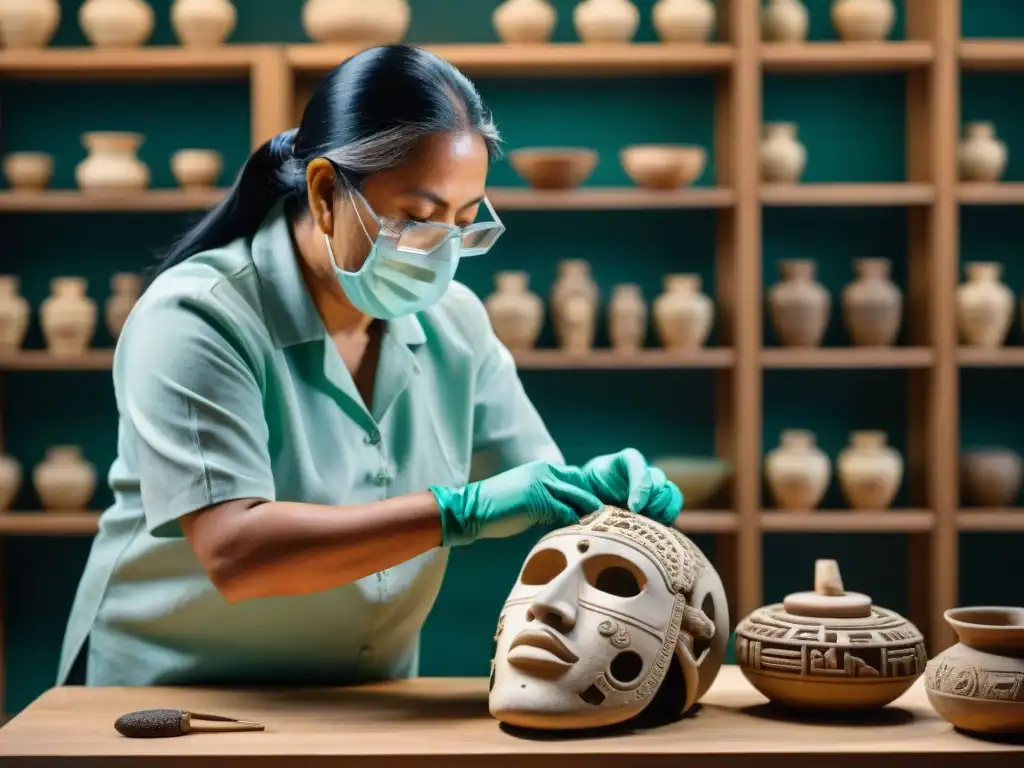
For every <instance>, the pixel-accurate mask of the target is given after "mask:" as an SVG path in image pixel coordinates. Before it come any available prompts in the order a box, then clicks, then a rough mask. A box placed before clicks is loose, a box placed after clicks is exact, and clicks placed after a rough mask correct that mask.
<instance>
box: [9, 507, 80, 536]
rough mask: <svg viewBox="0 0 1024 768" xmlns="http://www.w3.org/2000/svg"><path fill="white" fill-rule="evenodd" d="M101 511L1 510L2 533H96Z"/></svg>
mask: <svg viewBox="0 0 1024 768" xmlns="http://www.w3.org/2000/svg"><path fill="white" fill-rule="evenodd" d="M98 524H99V512H93V511H77V510H71V511H60V510H54V511H53V512H50V511H46V512H0V535H4V536H91V535H92V534H94V533H96V530H97V526H98Z"/></svg>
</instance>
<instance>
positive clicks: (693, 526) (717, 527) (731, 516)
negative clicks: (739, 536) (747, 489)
mask: <svg viewBox="0 0 1024 768" xmlns="http://www.w3.org/2000/svg"><path fill="white" fill-rule="evenodd" d="M738 526H739V523H738V518H737V516H736V513H735V512H727V511H721V512H718V511H714V510H712V511H702V510H688V509H684V510H683V511H682V512H680V513H679V517H677V518H676V522H675V525H674V527H675V528H676V529H677V530H680V531H682V532H683V533H733V532H734V531H736V529H737V528H738Z"/></svg>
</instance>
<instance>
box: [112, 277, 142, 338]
mask: <svg viewBox="0 0 1024 768" xmlns="http://www.w3.org/2000/svg"><path fill="white" fill-rule="evenodd" d="M110 289H111V293H110V298H108V299H107V303H106V305H105V306H104V308H103V315H104V320H105V321H106V324H107V330H108V331H109V332H110V335H111V336H112V337H113V338H115V339H116V338H118V337H119V336H120V335H121V330H122V329H123V328H124V324H125V323H126V322H127V321H128V315H129V314H131V311H132V308H133V307H134V306H135V303H136V302H137V301H138V300H139V295H140V293H141V292H142V278H141V276H139V275H136V274H133V273H131V272H118V273H117V274H116V275H114V276H113V277H112V278H111V279H110Z"/></svg>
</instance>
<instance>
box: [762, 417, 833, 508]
mask: <svg viewBox="0 0 1024 768" xmlns="http://www.w3.org/2000/svg"><path fill="white" fill-rule="evenodd" d="M764 474H765V480H766V481H767V483H768V490H769V491H770V492H771V495H772V498H773V499H774V501H775V506H776V507H778V508H779V509H790V510H801V511H810V510H812V509H815V508H816V507H817V506H818V505H819V504H821V500H822V498H824V496H825V491H827V490H828V484H829V481H830V480H831V479H832V462H831V461H830V460H829V458H828V456H826V455H825V453H824V452H823V451H822V450H821V449H820V448H818V446H817V445H816V441H815V437H814V433H813V432H810V431H808V430H806V429H787V430H785V431H784V432H783V433H782V439H781V443H780V444H779V446H778V447H777V448H773V449H772V450H771V451H769V452H768V455H767V456H765V460H764Z"/></svg>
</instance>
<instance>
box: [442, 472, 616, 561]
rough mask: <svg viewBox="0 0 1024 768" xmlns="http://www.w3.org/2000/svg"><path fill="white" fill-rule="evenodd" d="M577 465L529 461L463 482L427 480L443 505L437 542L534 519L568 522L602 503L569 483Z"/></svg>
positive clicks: (507, 531)
mask: <svg viewBox="0 0 1024 768" xmlns="http://www.w3.org/2000/svg"><path fill="white" fill-rule="evenodd" d="M576 472H578V470H576V469H575V468H571V467H560V466H556V465H554V464H549V463H548V462H546V461H532V462H530V463H529V464H523V465H522V466H520V467H516V468H515V469H510V470H509V471H507V472H502V473H501V474H500V475H495V476H494V477H489V478H487V479H486V480H480V481H478V482H475V483H470V484H469V485H464V486H462V487H461V488H447V487H443V486H431V488H430V492H431V493H433V494H434V498H435V499H437V506H438V507H440V509H441V545H442V546H445V547H452V546H458V545H460V544H470V543H472V542H474V541H476V540H477V539H496V538H503V537H505V536H513V535H515V534H517V533H522V532H523V531H525V530H526V529H527V528H529V527H530V526H532V525H571V524H573V523H576V522H578V521H579V519H580V517H582V516H583V515H589V514H590V513H591V512H596V511H597V510H599V509H601V507H602V506H604V505H603V504H602V503H601V501H600V500H599V499H598V498H597V497H596V496H594V495H593V494H592V493H590V492H589V491H586V490H584V489H582V488H581V487H579V486H578V485H573V484H572V483H571V482H570V480H569V478H571V477H574V474H575V473H576Z"/></svg>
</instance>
